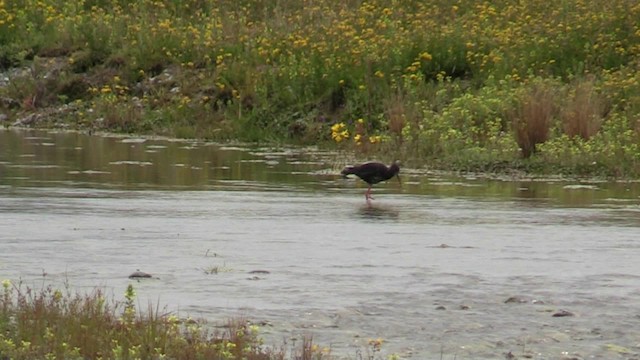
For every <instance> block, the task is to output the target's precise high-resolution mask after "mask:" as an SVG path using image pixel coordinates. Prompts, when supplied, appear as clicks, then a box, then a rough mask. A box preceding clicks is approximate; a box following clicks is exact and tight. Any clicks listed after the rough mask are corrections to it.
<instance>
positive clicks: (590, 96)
mask: <svg viewBox="0 0 640 360" xmlns="http://www.w3.org/2000/svg"><path fill="white" fill-rule="evenodd" d="M605 109H606V106H605V102H604V99H603V98H602V97H601V96H599V95H598V93H597V92H596V91H595V89H594V86H593V81H590V80H587V81H582V82H580V83H578V84H577V85H576V87H575V88H574V89H572V90H571V93H570V95H569V99H568V101H567V104H566V106H565V107H564V108H563V109H562V111H561V113H560V118H561V119H562V125H563V130H564V133H565V134H567V135H569V137H571V138H573V137H576V136H579V137H581V138H583V139H585V140H589V138H591V137H592V136H593V135H595V134H596V133H597V132H598V131H599V130H600V127H601V125H602V120H603V117H604V113H605Z"/></svg>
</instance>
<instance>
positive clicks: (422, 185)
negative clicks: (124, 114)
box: [0, 131, 640, 359]
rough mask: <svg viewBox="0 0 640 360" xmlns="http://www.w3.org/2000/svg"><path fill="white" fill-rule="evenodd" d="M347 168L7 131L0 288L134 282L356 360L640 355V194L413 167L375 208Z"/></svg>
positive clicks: (275, 153)
mask: <svg viewBox="0 0 640 360" xmlns="http://www.w3.org/2000/svg"><path fill="white" fill-rule="evenodd" d="M339 161H340V160H339V157H337V156H336V155H335V154H331V153H325V152H321V151H317V150H314V149H299V148H287V149H277V150H273V149H268V148H245V147H231V146H219V145H215V144H207V143H200V142H179V141H167V140H150V139H146V140H145V139H133V138H119V137H98V136H86V135H83V134H76V133H47V132H33V131H0V278H3V279H4V278H8V279H12V280H14V281H18V280H22V282H23V283H24V284H26V285H29V286H36V287H38V288H39V287H40V286H42V284H43V283H47V284H48V283H53V284H55V285H58V286H64V285H65V284H66V283H68V284H70V285H71V286H72V287H74V288H77V289H80V290H83V289H87V290H90V289H92V288H94V287H96V286H98V287H101V288H105V289H107V290H108V291H109V292H111V293H113V294H114V296H115V297H116V298H119V299H120V298H122V294H123V292H124V290H125V288H126V286H127V284H128V283H130V282H133V284H134V287H135V288H136V291H137V293H138V295H139V297H140V302H141V304H146V302H147V301H151V302H153V303H160V304H161V305H166V306H167V309H168V310H169V311H175V312H177V313H178V314H179V315H180V316H192V317H195V318H205V319H208V320H211V321H212V322H214V323H222V322H224V321H225V320H226V319H228V318H229V317H239V316H244V317H247V318H249V319H251V320H253V321H255V322H261V323H264V324H266V325H264V326H263V327H262V334H263V335H264V336H265V337H266V338H267V340H268V342H270V343H272V344H274V345H280V344H281V343H282V341H283V339H286V340H287V341H288V343H289V344H290V343H291V342H292V340H291V339H292V338H297V339H300V336H301V335H305V334H308V335H313V337H314V341H315V342H317V343H319V344H321V345H326V346H331V348H332V349H333V351H332V352H333V354H334V355H340V356H344V357H347V358H352V359H355V358H358V356H362V357H366V355H368V354H369V353H368V352H369V351H370V347H369V346H367V342H368V339H373V338H382V339H384V343H383V345H382V351H381V353H377V354H375V355H376V357H377V358H386V356H387V355H388V354H399V355H400V356H401V357H402V358H407V359H408V358H411V359H430V358H435V359H440V358H443V359H454V358H455V359H496V358H505V356H506V355H505V354H508V353H509V352H511V353H512V354H513V355H515V356H517V357H523V356H526V357H527V358H534V359H559V358H563V357H566V358H571V357H579V358H608V359H615V358H620V359H631V358H637V357H638V354H640V303H639V302H638V298H639V296H640V265H639V263H638V258H639V255H640V243H639V242H638V234H639V231H638V230H639V229H640V206H639V203H640V201H639V199H640V198H639V195H640V190H639V187H638V184H636V183H576V182H560V181H549V182H524V181H520V182H509V181H495V180H486V179H478V178H472V177H467V178H447V177H443V176H440V175H435V174H431V173H421V172H418V171H413V172H412V171H409V170H407V169H403V172H402V176H403V178H402V180H403V184H402V186H400V185H399V184H398V183H397V182H395V181H390V182H389V183H387V184H380V185H377V186H376V187H375V188H374V197H375V200H374V201H373V205H372V206H367V205H366V203H365V201H364V196H363V193H364V190H365V189H366V187H365V186H363V185H362V183H361V182H358V181H356V180H343V179H341V178H340V177H339V176H336V175H335V174H336V173H337V171H339V169H340V167H341V166H342V165H344V164H341V163H339ZM407 173H408V174H407ZM137 269H140V270H142V271H145V272H148V273H151V274H153V275H154V277H155V278H153V279H148V280H142V281H134V280H129V279H128V278H127V276H128V275H129V274H130V273H132V272H134V271H135V270H137ZM214 270H217V273H215V271H214ZM255 270H264V271H268V272H269V273H268V274H264V273H257V274H254V273H250V272H252V271H255ZM510 297H518V299H519V300H521V301H522V302H514V303H511V302H509V303H505V301H506V300H507V299H509V298H510ZM560 310H567V311H570V312H571V313H573V314H574V315H575V316H570V317H553V316H552V315H553V314H554V313H557V312H558V311H560Z"/></svg>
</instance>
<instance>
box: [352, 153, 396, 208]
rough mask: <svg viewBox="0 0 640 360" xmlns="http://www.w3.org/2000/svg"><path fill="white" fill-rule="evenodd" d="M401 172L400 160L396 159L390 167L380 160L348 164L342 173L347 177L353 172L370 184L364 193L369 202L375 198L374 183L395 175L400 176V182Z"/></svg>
mask: <svg viewBox="0 0 640 360" xmlns="http://www.w3.org/2000/svg"><path fill="white" fill-rule="evenodd" d="M399 173H400V162H399V161H398V160H396V161H394V162H393V163H392V164H391V165H390V166H388V167H387V166H386V165H385V164H382V163H379V162H367V163H364V164H360V165H355V166H347V167H345V168H344V169H343V170H342V172H341V173H340V174H342V177H344V178H346V177H347V175H352V174H353V175H355V176H357V177H359V178H360V179H362V180H363V181H364V182H366V183H367V184H369V188H368V189H367V191H366V192H365V193H364V197H365V199H367V202H369V201H370V200H372V199H373V198H372V197H371V186H372V185H373V184H377V183H379V182H381V181H387V180H389V179H391V178H392V177H394V176H395V177H397V178H398V182H399V183H400V175H399Z"/></svg>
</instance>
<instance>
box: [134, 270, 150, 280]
mask: <svg viewBox="0 0 640 360" xmlns="http://www.w3.org/2000/svg"><path fill="white" fill-rule="evenodd" d="M152 277H153V276H151V274H149V273H146V272H143V271H140V270H139V269H138V270H137V271H134V272H133V273H132V274H131V275H129V279H149V278H152Z"/></svg>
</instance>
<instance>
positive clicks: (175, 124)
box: [0, 0, 640, 177]
mask: <svg viewBox="0 0 640 360" xmlns="http://www.w3.org/2000/svg"><path fill="white" fill-rule="evenodd" d="M638 18H640V5H639V4H633V3H629V1H626V0H612V1H606V2H598V3H596V4H594V3H593V2H589V1H584V0H571V1H563V2H553V1H545V0H526V1H519V2H512V1H494V2H487V1H482V0H464V1H458V2H451V1H445V0H432V1H426V2H425V1H403V2H396V1H392V0H373V1H366V2H361V1H335V0H321V1H316V2H314V3H313V5H309V4H303V3H300V2H297V1H279V2H268V1H261V0H250V1H249V0H248V1H213V0H186V1H180V2H175V1H166V0H143V1H136V2H125V1H120V0H91V1H81V2H74V3H73V4H71V3H69V2H68V1H62V0H15V1H10V2H0V67H2V68H5V69H12V70H9V71H8V74H9V82H8V85H6V86H0V93H1V94H0V95H2V96H3V97H4V98H5V99H9V100H6V101H3V103H5V104H11V106H6V105H3V106H4V107H5V109H4V111H5V112H6V113H8V114H9V120H7V121H8V122H9V121H10V122H13V121H16V120H20V119H22V118H23V117H24V116H26V115H28V114H30V113H33V112H38V111H43V109H46V108H51V107H54V108H61V107H64V111H56V112H54V116H49V117H47V120H48V121H45V122H44V123H43V124H40V125H41V126H55V125H60V124H63V125H65V126H75V127H91V128H98V129H105V130H108V131H121V132H140V133H156V134H164V135H169V136H180V137H199V138H206V139H213V140H228V139H239V140H246V141H276V142H284V141H286V142H294V143H324V144H336V143H337V146H338V147H340V148H342V149H348V150H355V151H357V152H360V153H362V154H379V155H381V156H382V155H387V156H388V157H390V158H391V157H394V158H395V157H398V156H403V157H406V158H408V159H407V160H411V161H412V162H415V163H418V164H430V165H433V166H439V167H445V168H451V169H468V168H470V167H471V168H492V166H493V165H494V164H496V163H503V162H505V161H506V162H510V163H522V158H526V159H528V160H526V161H530V162H537V163H544V164H548V165H549V166H547V167H546V169H545V168H543V169H541V170H542V171H557V170H558V169H561V170H562V171H563V172H567V173H576V172H577V173H581V174H582V173H584V172H585V171H586V173H589V172H590V171H589V170H588V169H589V168H593V169H597V171H596V173H597V174H598V175H600V174H601V175H614V176H626V177H632V176H636V175H638V174H640V168H638V166H637V165H636V164H637V160H638V157H639V156H640V154H637V153H634V152H633V149H634V144H635V143H634V141H636V142H637V139H638V137H639V135H638V134H639V128H640V125H638V123H639V121H638V119H640V75H639V74H640V71H639V70H640V61H638V58H639V57H640V23H638V21H637V19H638ZM16 68H17V69H24V71H13V69H16ZM539 84H546V85H545V86H546V88H545V89H544V92H541V91H542V90H541V89H540V88H538V89H537V90H536V87H537V86H539ZM16 104H17V105H16ZM611 122H617V124H611ZM335 124H344V130H348V131H349V132H350V135H351V136H350V137H349V138H348V139H346V138H345V137H342V136H340V137H338V138H339V141H337V140H336V137H332V133H333V131H332V126H334V125H335ZM613 131H618V132H617V133H613ZM547 142H550V143H549V144H547ZM514 147H515V149H514ZM609 148H614V149H615V150H610V151H615V152H616V153H617V154H618V155H620V156H622V157H618V158H617V162H619V163H624V164H619V165H616V166H613V167H612V166H611V165H612V164H611V162H610V161H608V162H604V163H602V160H603V159H602V157H601V156H600V154H598V153H595V151H600V150H601V149H609ZM390 149H391V150H393V153H389V150H390ZM567 149H570V151H567ZM607 151H609V150H607ZM586 159H589V160H586ZM586 161H588V162H589V163H593V162H594V161H595V162H596V165H595V166H591V167H583V166H580V167H579V168H576V167H575V166H574V165H571V164H577V163H585V162H586Z"/></svg>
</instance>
